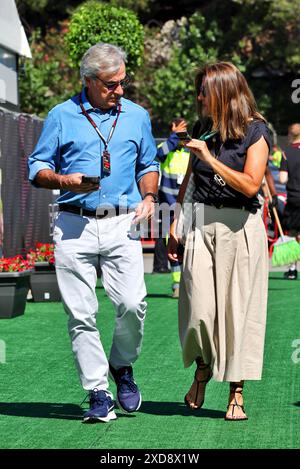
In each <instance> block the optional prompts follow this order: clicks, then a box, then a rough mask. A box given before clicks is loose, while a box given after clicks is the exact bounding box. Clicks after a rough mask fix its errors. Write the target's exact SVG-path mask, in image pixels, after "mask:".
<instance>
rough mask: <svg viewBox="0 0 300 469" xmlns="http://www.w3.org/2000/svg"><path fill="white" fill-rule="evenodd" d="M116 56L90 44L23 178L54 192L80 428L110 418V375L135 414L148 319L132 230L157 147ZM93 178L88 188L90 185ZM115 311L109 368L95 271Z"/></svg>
mask: <svg viewBox="0 0 300 469" xmlns="http://www.w3.org/2000/svg"><path fill="white" fill-rule="evenodd" d="M125 60H126V56H125V53H124V51H123V50H122V49H120V48H118V47H116V46H113V45H111V44H104V43H98V44H96V45H94V46H92V47H91V48H90V49H89V50H88V51H87V52H86V53H85V55H84V56H83V59H82V62H81V69H80V71H81V77H82V81H83V85H84V87H83V90H82V92H81V93H80V94H79V95H78V96H74V97H72V98H71V99H69V100H67V101H66V102H64V103H62V104H60V105H58V106H56V107H54V108H53V109H52V110H51V111H50V113H49V115H48V117H47V119H46V121H45V125H44V128H43V131H42V134H41V137H40V139H39V141H38V143H37V146H36V148H35V150H34V152H33V153H32V154H31V155H30V157H29V179H30V181H31V182H32V183H33V184H34V185H35V186H37V187H44V188H49V189H60V196H59V197H58V199H57V202H58V204H59V215H58V217H57V219H56V223H55V229H54V238H53V240H54V243H55V259H56V273H57V279H58V283H59V287H60V290H61V295H62V301H63V304H64V308H65V310H66V312H67V313H68V315H69V323H68V328H69V334H70V337H71V342H72V349H73V352H74V357H75V362H76V365H77V368H78V371H79V375H80V379H81V383H82V386H83V388H84V389H85V390H87V391H88V392H89V401H90V410H89V411H88V412H86V413H85V414H84V421H87V422H89V421H103V422H108V421H110V420H112V419H115V418H116V414H115V412H114V404H113V400H112V398H113V395H112V393H111V392H110V391H109V390H108V372H110V375H111V377H112V379H113V380H114V381H115V382H116V385H117V402H118V405H119V407H120V409H121V410H123V411H124V412H134V411H136V410H138V409H139V407H140V405H141V394H140V392H139V389H138V387H137V385H136V383H135V381H134V378H133V371H132V364H133V363H134V362H135V360H136V359H137V357H138V355H139V353H140V349H141V342H142V336H143V326H144V319H145V314H146V306H147V304H146V302H145V300H144V299H145V296H146V288H145V284H144V275H143V274H144V271H143V257H142V246H141V242H140V240H139V239H138V236H137V230H136V228H135V229H134V227H137V226H138V223H139V222H140V221H142V220H146V219H148V218H150V217H151V216H152V215H153V213H154V202H156V193H157V184H158V164H157V163H156V162H155V156H156V147H155V142H154V139H153V136H152V133H151V124H150V119H149V115H148V113H147V111H145V110H144V109H143V108H142V107H140V106H138V105H137V104H134V103H133V102H131V101H129V100H127V99H124V98H123V90H124V88H125V87H126V85H127V84H128V82H129V79H128V77H127V75H126V70H125ZM89 177H91V179H90V178H89ZM99 264H100V268H101V272H102V283H103V286H104V288H105V290H106V293H107V294H108V296H109V297H110V299H111V301H112V303H113V305H114V307H115V310H116V323H115V330H114V335H113V341H112V346H111V350H110V356H109V361H108V360H107V358H106V355H105V352H104V350H103V347H102V344H101V341H100V338H99V331H98V329H97V327H96V314H97V312H98V303H97V297H96V294H95V287H96V281H97V273H96V272H97V269H98V267H99Z"/></svg>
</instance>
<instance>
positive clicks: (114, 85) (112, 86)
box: [95, 75, 130, 91]
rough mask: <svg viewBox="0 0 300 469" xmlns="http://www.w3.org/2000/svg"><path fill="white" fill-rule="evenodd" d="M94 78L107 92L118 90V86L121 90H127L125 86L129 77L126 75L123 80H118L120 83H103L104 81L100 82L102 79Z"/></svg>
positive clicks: (128, 81)
mask: <svg viewBox="0 0 300 469" xmlns="http://www.w3.org/2000/svg"><path fill="white" fill-rule="evenodd" d="M95 78H96V79H97V80H99V81H101V83H103V85H104V86H105V87H106V88H107V89H108V90H109V91H114V90H115V89H116V88H118V86H121V87H122V88H123V89H124V88H127V86H128V85H129V83H130V77H129V76H128V75H126V76H125V78H123V80H120V81H105V80H102V78H100V77H97V76H95Z"/></svg>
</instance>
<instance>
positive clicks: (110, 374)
mask: <svg viewBox="0 0 300 469" xmlns="http://www.w3.org/2000/svg"><path fill="white" fill-rule="evenodd" d="M108 376H109V378H110V379H111V380H112V381H113V382H114V383H115V384H116V382H115V379H114V377H113V375H112V372H111V371H110V370H109V371H108ZM116 403H117V405H118V407H119V409H120V411H121V412H122V413H123V414H132V413H133V412H137V411H138V410H139V408H140V407H141V405H142V395H141V393H140V400H139V403H138V406H137V408H136V409H134V410H130V411H128V410H126V409H124V407H122V406H121V404H120V402H119V399H118V394H117V396H116Z"/></svg>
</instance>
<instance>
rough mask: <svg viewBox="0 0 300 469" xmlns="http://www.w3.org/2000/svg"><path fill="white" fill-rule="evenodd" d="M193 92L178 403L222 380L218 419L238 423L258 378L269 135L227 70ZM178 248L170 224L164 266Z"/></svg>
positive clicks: (225, 66)
mask: <svg viewBox="0 0 300 469" xmlns="http://www.w3.org/2000/svg"><path fill="white" fill-rule="evenodd" d="M195 85H196V93H197V99H198V103H199V108H200V113H201V114H200V116H201V119H200V123H201V124H202V125H201V126H200V128H199V126H196V127H195V129H194V136H196V135H195V134H197V138H193V139H192V140H191V141H190V142H188V143H187V144H186V147H187V148H188V149H189V150H191V152H192V155H191V159H190V163H189V168H188V171H187V174H186V177H185V179H184V181H183V184H182V186H181V190H180V192H179V195H178V199H177V201H178V202H179V203H182V201H183V200H184V195H185V192H186V189H187V186H188V184H189V186H190V185H191V184H193V185H194V190H193V195H192V202H193V224H192V227H191V228H190V230H189V232H188V234H187V238H186V248H185V254H184V259H183V273H182V277H181V284H180V297H179V334H180V340H181V345H182V350H183V361H184V365H185V366H186V367H188V366H190V365H191V364H192V363H194V362H196V371H195V378H194V381H193V383H192V386H191V388H190V390H189V391H188V393H187V394H186V396H185V402H186V404H187V405H188V406H189V407H190V408H191V409H197V408H200V407H201V406H202V405H203V402H204V394H205V387H206V384H207V382H208V381H209V380H210V378H211V377H213V378H214V379H215V380H217V381H229V382H230V391H229V401H228V407H227V413H226V416H225V419H226V420H246V419H247V416H246V414H245V411H244V407H243V396H242V392H243V385H244V380H247V379H252V380H259V379H261V372H262V361H263V347H264V335H265V322H266V306H267V288H268V287H267V286H268V250H267V238H266V233H265V228H264V225H263V221H262V218H261V210H260V204H259V200H258V198H257V192H258V190H259V188H260V186H261V182H262V179H263V176H264V173H265V169H266V165H267V161H268V154H269V150H270V137H269V132H268V128H267V125H266V122H265V119H264V118H263V117H262V115H261V114H260V113H259V112H258V111H257V109H256V105H255V101H254V98H253V95H252V93H251V91H250V89H249V87H248V85H247V82H246V80H245V78H244V76H243V75H242V74H241V73H240V72H239V70H238V69H237V68H236V67H235V66H234V65H233V64H231V63H228V62H219V63H215V64H212V65H208V66H206V67H204V68H203V69H202V70H200V71H199V72H198V74H197V76H196V80H195ZM188 191H189V189H188V190H187V193H188ZM185 202H186V200H185ZM178 244H179V239H178V235H177V233H176V220H175V222H174V223H173V225H172V227H171V236H170V241H169V257H170V259H173V260H178V254H177V248H178Z"/></svg>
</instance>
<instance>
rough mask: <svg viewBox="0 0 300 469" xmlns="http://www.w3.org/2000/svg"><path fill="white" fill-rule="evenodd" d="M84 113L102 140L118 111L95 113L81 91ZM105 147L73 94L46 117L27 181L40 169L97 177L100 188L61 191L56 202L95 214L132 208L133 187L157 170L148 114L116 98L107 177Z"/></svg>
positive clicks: (135, 194) (136, 194) (137, 197)
mask: <svg viewBox="0 0 300 469" xmlns="http://www.w3.org/2000/svg"><path fill="white" fill-rule="evenodd" d="M82 101H83V105H84V108H85V110H86V111H87V112H88V113H89V114H90V116H91V117H92V119H93V120H94V122H95V123H96V124H97V126H98V128H99V130H100V131H101V133H102V135H103V136H104V138H105V139H107V138H108V135H109V132H110V129H111V126H112V124H113V122H114V121H115V119H116V115H117V109H116V108H112V109H110V110H104V111H102V110H100V109H94V108H93V107H92V106H91V104H90V103H89V101H88V100H87V97H86V94H85V91H84V90H83V91H82ZM103 149H104V144H103V142H102V140H101V139H100V137H99V136H98V134H97V133H96V131H95V129H94V128H93V126H92V125H91V123H90V122H89V121H88V119H87V118H86V117H85V116H84V114H83V113H82V110H81V108H80V105H79V97H78V95H77V96H75V97H73V98H71V99H69V100H67V101H65V102H64V103H62V104H59V105H58V106H55V107H54V108H53V109H52V110H51V111H50V112H49V114H48V117H47V119H46V121H45V123H44V127H43V131H42V133H41V136H40V139H39V141H38V143H37V145H36V148H35V150H34V152H33V153H32V154H31V155H30V157H29V160H28V167H29V180H30V181H31V182H32V183H33V184H34V178H35V176H36V175H37V173H38V172H39V171H41V170H42V169H51V170H53V171H55V172H57V173H60V174H71V173H78V172H80V173H84V174H86V175H88V176H100V177H101V183H100V184H101V187H100V189H99V190H98V191H95V192H92V193H89V194H75V193H74V192H70V191H65V190H62V191H61V192H60V196H59V197H58V199H57V202H58V203H68V204H72V205H77V206H79V207H83V208H86V209H88V210H95V209H96V208H97V207H99V206H114V207H117V206H121V207H134V206H135V205H136V204H137V203H138V202H140V200H141V195H140V192H139V189H138V185H137V183H138V182H139V180H140V179H141V178H142V177H143V176H144V175H145V174H146V173H148V172H150V171H157V172H158V171H159V169H158V163H157V162H156V161H155V156H156V151H157V150H156V145H155V141H154V138H153V136H152V133H151V124H150V119H149V114H148V112H147V111H146V110H145V109H143V108H142V107H141V106H139V105H137V104H135V103H133V102H132V101H129V100H127V99H124V98H121V113H120V115H119V119H118V122H117V126H116V128H115V131H114V134H113V136H112V139H111V140H110V142H109V145H108V151H109V153H110V156H111V157H110V160H111V174H110V175H109V176H108V177H105V178H103V177H102V176H103V175H102V158H101V155H102V152H103Z"/></svg>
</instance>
